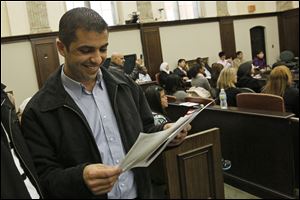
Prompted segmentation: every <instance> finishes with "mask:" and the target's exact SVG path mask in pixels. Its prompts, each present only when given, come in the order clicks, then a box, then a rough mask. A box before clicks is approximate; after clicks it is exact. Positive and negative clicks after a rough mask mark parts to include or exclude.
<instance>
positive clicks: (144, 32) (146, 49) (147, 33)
mask: <svg viewBox="0 0 300 200" xmlns="http://www.w3.org/2000/svg"><path fill="white" fill-rule="evenodd" d="M140 32H141V41H142V46H143V54H144V62H145V66H146V67H147V68H148V73H149V75H150V76H151V78H152V80H155V74H156V73H158V72H159V67H160V64H161V63H162V62H163V56H162V49H161V42H160V34H159V27H158V26H151V27H145V26H143V25H141V27H140Z"/></svg>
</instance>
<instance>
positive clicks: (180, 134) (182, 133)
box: [164, 123, 192, 146]
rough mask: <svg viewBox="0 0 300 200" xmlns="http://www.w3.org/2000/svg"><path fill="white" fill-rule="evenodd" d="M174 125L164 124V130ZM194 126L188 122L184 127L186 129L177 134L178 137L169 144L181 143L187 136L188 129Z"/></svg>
mask: <svg viewBox="0 0 300 200" xmlns="http://www.w3.org/2000/svg"><path fill="white" fill-rule="evenodd" d="M171 126H172V123H168V124H166V125H165V126H164V130H166V129H168V128H170V127H171ZM191 128H192V126H191V125H190V124H188V125H187V126H185V127H184V129H183V130H182V131H181V132H180V133H179V134H178V135H176V137H175V138H174V139H173V140H172V141H171V142H170V143H169V144H168V146H177V145H179V144H181V143H182V142H183V140H184V138H185V137H186V136H187V133H188V131H190V130H191Z"/></svg>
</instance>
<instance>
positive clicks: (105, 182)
mask: <svg viewBox="0 0 300 200" xmlns="http://www.w3.org/2000/svg"><path fill="white" fill-rule="evenodd" d="M121 173H122V169H120V168H118V167H111V166H107V165H102V164H91V165H87V166H86V167H85V168H84V169H83V180H84V182H85V184H86V186H87V187H88V188H89V189H90V191H91V192H92V193H93V194H94V195H101V194H105V193H108V192H110V191H111V190H112V188H113V186H114V184H115V182H116V181H117V180H118V177H119V175H120V174H121Z"/></svg>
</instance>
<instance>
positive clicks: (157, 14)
mask: <svg viewBox="0 0 300 200" xmlns="http://www.w3.org/2000/svg"><path fill="white" fill-rule="evenodd" d="M151 4H152V13H153V19H156V18H157V19H158V18H160V17H161V19H158V20H157V21H164V20H165V10H164V11H162V16H160V12H159V11H158V9H160V8H165V4H164V2H163V1H151Z"/></svg>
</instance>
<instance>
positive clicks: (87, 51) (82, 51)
mask: <svg viewBox="0 0 300 200" xmlns="http://www.w3.org/2000/svg"><path fill="white" fill-rule="evenodd" d="M79 51H80V52H81V53H89V52H91V50H90V49H80V50H79Z"/></svg>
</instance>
